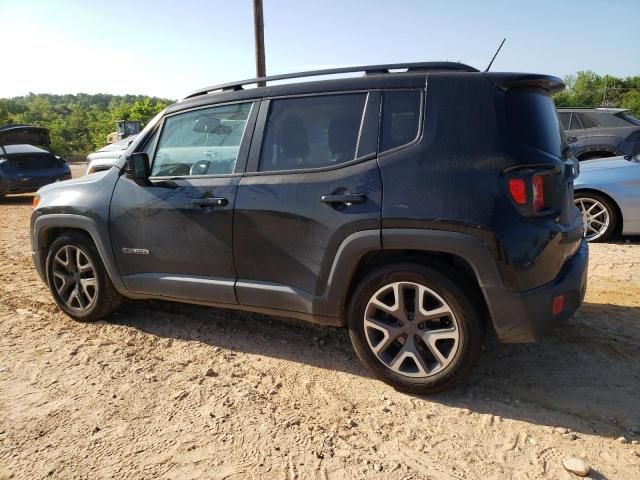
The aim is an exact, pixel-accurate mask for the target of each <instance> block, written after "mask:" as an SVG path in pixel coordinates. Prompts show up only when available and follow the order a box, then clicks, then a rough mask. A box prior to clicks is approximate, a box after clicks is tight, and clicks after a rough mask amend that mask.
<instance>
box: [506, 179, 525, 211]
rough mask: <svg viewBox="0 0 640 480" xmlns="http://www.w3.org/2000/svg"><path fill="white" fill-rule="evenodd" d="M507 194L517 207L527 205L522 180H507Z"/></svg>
mask: <svg viewBox="0 0 640 480" xmlns="http://www.w3.org/2000/svg"><path fill="white" fill-rule="evenodd" d="M509 193H511V198H513V201H514V202H516V203H517V204H518V205H526V203H527V186H526V185H525V183H524V180H523V179H522V178H510V179H509Z"/></svg>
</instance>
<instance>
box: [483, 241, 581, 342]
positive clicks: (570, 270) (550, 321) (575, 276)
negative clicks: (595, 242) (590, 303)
mask: <svg viewBox="0 0 640 480" xmlns="http://www.w3.org/2000/svg"><path fill="white" fill-rule="evenodd" d="M588 264H589V249H588V246H587V242H586V241H584V240H582V242H581V244H580V248H579V249H578V250H577V251H576V253H575V254H574V255H573V256H572V257H571V258H569V259H568V260H567V261H566V262H565V264H564V265H563V267H562V269H561V270H560V272H559V273H558V275H557V276H556V278H555V279H554V280H553V281H552V282H550V283H547V284H546V285H543V286H541V287H538V288H534V289H532V290H527V291H524V292H512V291H509V290H506V289H504V288H502V287H488V288H485V290H484V293H485V296H486V298H487V302H488V304H489V310H490V312H491V316H492V319H493V324H494V326H495V328H496V332H497V335H498V338H499V339H500V340H501V341H503V342H507V343H519V342H531V341H535V340H538V339H539V338H541V337H543V336H545V335H547V334H549V333H550V332H551V330H552V329H553V327H554V325H556V324H557V323H559V322H562V321H564V320H567V319H569V318H571V317H572V316H573V315H574V313H575V312H576V311H577V310H578V308H580V305H582V301H583V299H584V294H585V290H586V288H587V267H588ZM561 294H564V296H565V299H564V309H563V310H562V311H561V312H560V313H559V314H557V315H553V314H552V310H551V309H552V304H553V300H554V298H555V297H556V296H558V295H561Z"/></svg>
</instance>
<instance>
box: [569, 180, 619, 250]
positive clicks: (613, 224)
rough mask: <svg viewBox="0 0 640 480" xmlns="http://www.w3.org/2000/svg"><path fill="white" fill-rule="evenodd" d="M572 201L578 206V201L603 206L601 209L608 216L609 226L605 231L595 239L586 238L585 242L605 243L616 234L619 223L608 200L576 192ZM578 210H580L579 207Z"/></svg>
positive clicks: (588, 193)
mask: <svg viewBox="0 0 640 480" xmlns="http://www.w3.org/2000/svg"><path fill="white" fill-rule="evenodd" d="M574 199H575V201H576V204H578V200H580V199H584V200H588V201H596V202H599V203H601V204H602V205H603V207H604V208H605V209H606V211H607V214H608V215H609V226H608V227H607V228H606V229H605V231H604V232H603V233H602V234H601V235H600V236H598V237H597V238H593V239H589V238H587V241H589V242H592V243H598V242H606V241H607V240H609V239H610V238H611V237H612V236H613V235H614V234H615V233H616V230H617V228H618V222H619V221H620V220H619V216H618V209H617V208H616V206H615V205H614V204H613V202H612V201H611V200H610V199H609V198H607V197H605V196H604V195H600V194H597V193H595V192H578V193H576V194H575V195H574ZM578 208H580V206H579V205H578ZM585 236H586V235H585Z"/></svg>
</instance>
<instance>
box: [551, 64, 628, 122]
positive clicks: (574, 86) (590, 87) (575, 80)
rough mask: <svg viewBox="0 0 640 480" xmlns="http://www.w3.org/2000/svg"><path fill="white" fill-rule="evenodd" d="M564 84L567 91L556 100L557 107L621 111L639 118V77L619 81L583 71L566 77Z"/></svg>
mask: <svg viewBox="0 0 640 480" xmlns="http://www.w3.org/2000/svg"><path fill="white" fill-rule="evenodd" d="M564 82H565V84H566V86H567V88H566V89H565V90H564V91H562V92H560V93H558V94H556V95H555V96H554V100H555V102H556V106H558V107H587V108H594V107H621V108H628V109H629V110H630V111H631V114H632V115H634V116H637V117H640V103H639V101H638V97H639V96H640V75H636V76H634V77H627V78H618V77H614V76H612V75H604V76H599V75H597V74H596V73H595V72H592V71H584V72H578V73H577V74H576V75H569V76H567V77H565V79H564Z"/></svg>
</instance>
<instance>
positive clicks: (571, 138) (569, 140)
mask: <svg viewBox="0 0 640 480" xmlns="http://www.w3.org/2000/svg"><path fill="white" fill-rule="evenodd" d="M577 141H578V137H567V142H568V143H576V142H577Z"/></svg>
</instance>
